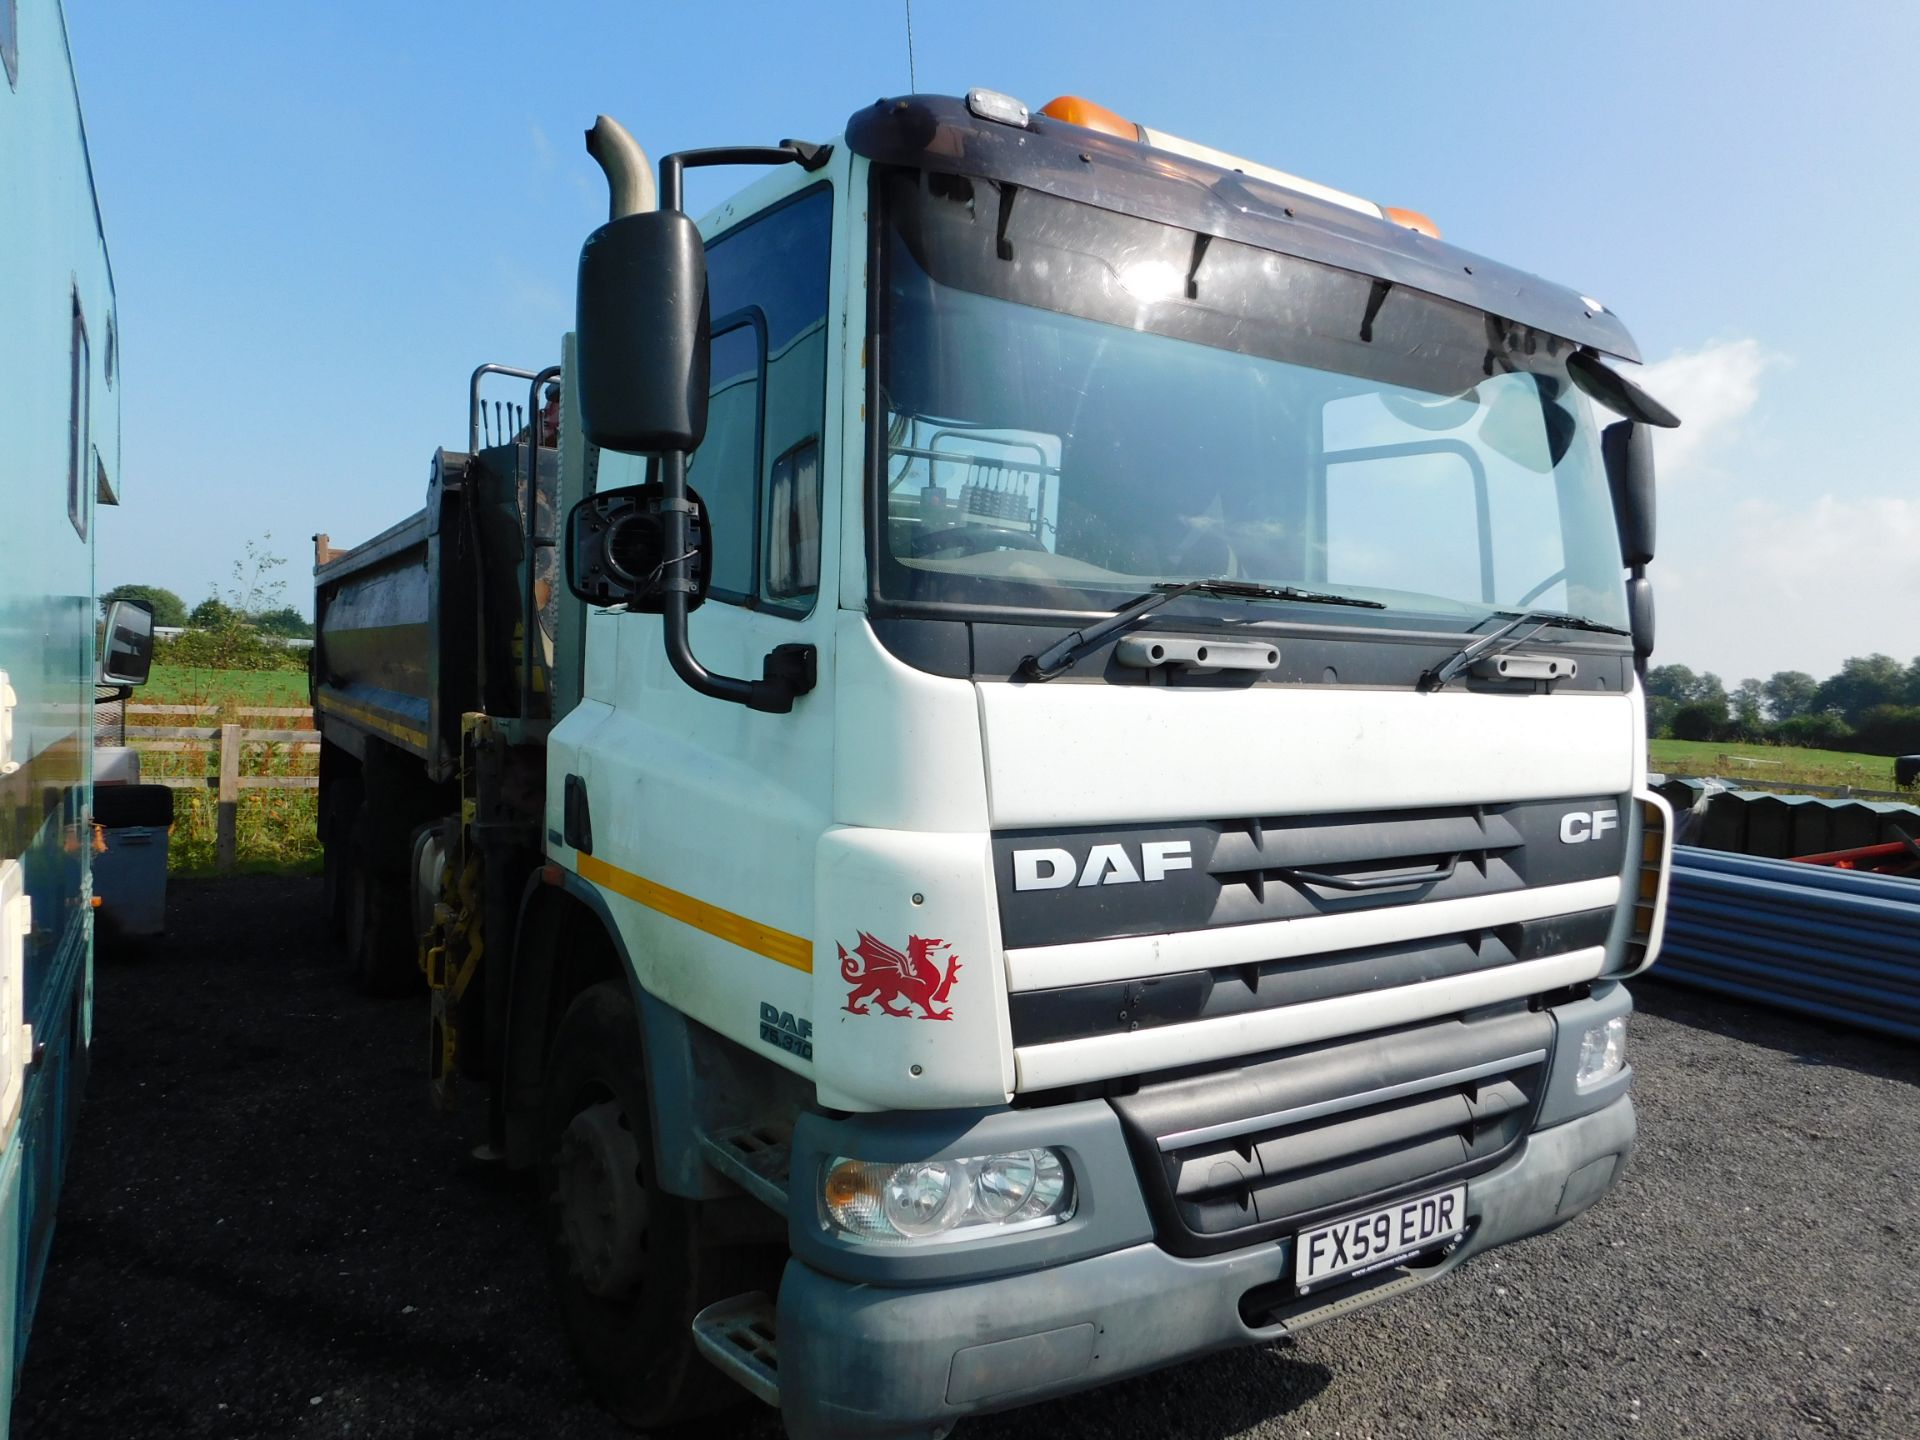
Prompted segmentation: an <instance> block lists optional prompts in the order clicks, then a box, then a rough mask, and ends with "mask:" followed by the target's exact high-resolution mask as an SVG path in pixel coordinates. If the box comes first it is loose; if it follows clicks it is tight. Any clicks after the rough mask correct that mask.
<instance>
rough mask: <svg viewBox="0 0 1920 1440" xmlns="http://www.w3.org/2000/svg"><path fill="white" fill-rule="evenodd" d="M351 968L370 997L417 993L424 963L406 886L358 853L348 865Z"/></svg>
mask: <svg viewBox="0 0 1920 1440" xmlns="http://www.w3.org/2000/svg"><path fill="white" fill-rule="evenodd" d="M343 869H344V870H345V875H344V877H343V878H344V881H345V890H346V903H345V912H346V913H345V922H346V943H347V959H348V964H349V965H350V967H351V968H352V971H353V974H354V976H355V977H356V978H357V979H358V980H359V982H360V987H361V988H362V989H363V990H365V991H366V992H367V993H368V994H369V995H405V994H407V993H409V992H410V991H412V990H414V989H416V988H418V986H419V983H420V962H419V959H418V956H417V954H416V942H415V939H414V935H413V918H412V909H411V907H410V906H409V905H408V904H407V892H406V886H405V884H404V883H402V882H401V881H398V880H395V879H391V878H389V877H388V876H385V875H381V874H379V873H378V872H376V871H375V870H373V869H372V868H371V867H370V866H369V865H368V864H367V857H366V853H365V852H364V851H363V850H360V849H359V848H357V847H356V848H355V849H354V850H353V852H352V853H351V856H350V858H349V859H348V860H347V862H346V864H345V865H344V866H343Z"/></svg>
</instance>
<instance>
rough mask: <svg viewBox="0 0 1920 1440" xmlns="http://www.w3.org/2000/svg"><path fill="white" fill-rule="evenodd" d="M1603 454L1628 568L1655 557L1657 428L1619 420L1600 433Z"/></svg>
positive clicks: (1622, 551) (1615, 517)
mask: <svg viewBox="0 0 1920 1440" xmlns="http://www.w3.org/2000/svg"><path fill="white" fill-rule="evenodd" d="M1600 453H1601V457H1602V459H1603V460H1604V461H1605V462H1606V467H1607V483H1608V484H1609V485H1610V486H1611V487H1612V489H1613V518H1614V523H1615V524H1616V525H1617V526H1618V527H1619V530H1620V559H1621V561H1622V562H1623V563H1624V564H1626V565H1627V567H1628V568H1630V569H1631V568H1633V567H1635V566H1639V565H1646V564H1650V563H1651V562H1652V560H1653V540H1654V495H1653V430H1652V429H1651V428H1650V427H1649V426H1647V425H1645V424H1643V423H1642V422H1640V421H1637V420H1616V421H1614V423H1613V424H1611V425H1609V426H1607V428H1606V429H1605V430H1602V431H1601V432H1600Z"/></svg>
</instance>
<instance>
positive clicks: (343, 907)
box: [320, 840, 352, 940]
mask: <svg viewBox="0 0 1920 1440" xmlns="http://www.w3.org/2000/svg"><path fill="white" fill-rule="evenodd" d="M347 888H348V886H347V857H346V855H345V854H344V853H343V852H342V848H341V845H340V843H339V842H338V841H337V840H329V841H327V842H326V843H325V844H323V845H322V846H321V847H320V914H321V918H322V919H323V920H324V921H325V923H326V927H327V934H328V935H330V936H332V937H333V938H334V939H335V940H341V939H345V938H346V936H348V935H349V934H351V933H352V932H351V931H350V930H348V928H347V899H348V896H347Z"/></svg>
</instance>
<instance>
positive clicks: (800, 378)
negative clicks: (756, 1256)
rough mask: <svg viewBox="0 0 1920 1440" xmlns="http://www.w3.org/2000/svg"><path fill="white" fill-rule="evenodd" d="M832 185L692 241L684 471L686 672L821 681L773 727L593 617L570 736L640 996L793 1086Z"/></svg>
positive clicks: (620, 480) (820, 649) (746, 204)
mask: <svg viewBox="0 0 1920 1440" xmlns="http://www.w3.org/2000/svg"><path fill="white" fill-rule="evenodd" d="M844 166H845V161H844V160H843V159H842V160H839V161H838V163H836V164H835V165H833V166H832V167H831V168H829V169H828V170H827V171H824V172H821V173H820V174H812V175H810V174H807V173H805V172H802V171H800V170H798V168H797V167H790V168H789V169H788V170H787V171H785V172H782V173H777V174H775V175H773V176H770V177H768V179H767V180H766V181H763V182H762V183H760V184H759V185H756V186H754V187H753V188H752V189H751V190H749V191H748V192H746V193H745V194H744V195H743V196H742V197H741V198H740V200H738V201H736V202H734V204H733V205H731V206H728V207H725V208H723V209H722V211H720V212H719V213H718V214H717V215H716V216H715V217H712V219H711V220H710V223H709V225H708V226H707V227H703V228H704V229H708V230H710V232H711V233H710V234H709V236H708V240H707V265H708V285H709V295H710V305H711V313H712V318H713V359H712V384H711V392H710V400H709V419H708V428H707V433H706V438H705V440H704V441H703V442H702V444H701V446H700V448H699V449H698V450H696V451H695V452H694V454H693V455H692V457H691V459H690V461H689V465H688V483H689V485H690V486H691V488H692V490H693V491H694V492H695V494H697V496H698V497H699V500H700V501H701V503H702V505H703V506H704V507H705V510H706V513H707V517H708V523H709V526H710V528H711V531H712V536H713V564H712V573H711V589H710V591H709V594H708V597H707V599H706V602H705V603H704V604H703V605H702V606H701V607H700V608H699V609H697V610H696V611H694V613H693V615H692V617H691V622H690V626H689V629H690V632H691V639H692V644H693V649H694V653H695V654H696V655H697V656H698V657H699V659H700V660H701V662H702V663H703V664H704V665H706V666H707V667H708V668H709V669H712V670H715V671H719V672H721V673H725V674H730V675H737V676H743V677H747V678H750V679H757V678H759V676H760V674H761V666H762V663H763V661H764V659H765V657H766V656H767V655H768V654H769V653H770V652H771V651H773V650H774V648H775V647H777V646H782V645H805V646H811V647H813V650H814V656H815V662H816V666H817V675H818V677H819V683H818V684H817V685H816V686H815V688H814V689H813V690H812V691H811V692H809V693H807V694H805V695H802V696H800V697H799V698H798V699H797V700H796V701H795V703H794V707H793V710H792V711H791V712H790V713H789V714H785V715H769V714H761V713H757V712H755V711H752V710H748V709H747V708H746V707H744V706H741V705H736V704H731V703H728V702H726V701H721V700H715V699H712V698H710V697H707V696H704V695H700V694H698V693H696V692H695V691H693V690H691V689H689V688H688V687H687V686H686V685H685V684H683V683H682V682H681V681H680V679H679V678H678V676H676V675H675V674H674V673H673V671H672V669H671V667H670V666H669V664H668V662H667V659H666V653H665V649H664V645H663V642H662V634H661V622H660V620H659V618H658V617H657V616H653V615H638V614H624V613H607V612H598V613H593V614H590V615H589V617H588V620H587V627H588V628H587V636H588V638H587V646H588V652H589V658H588V663H587V666H586V674H587V693H586V696H585V701H586V703H584V704H583V705H582V706H581V707H580V713H579V714H577V715H575V716H573V717H570V718H569V720H568V722H567V724H566V725H565V726H564V727H563V731H564V732H565V735H564V738H571V739H574V740H575V741H576V742H577V744H578V746H579V750H578V752H576V753H577V759H578V763H577V765H576V773H581V774H583V775H584V777H585V780H584V783H585V785H586V789H587V793H588V795H589V800H590V806H591V817H592V841H591V843H592V846H593V851H592V854H591V855H590V856H585V857H576V865H577V868H578V869H579V870H580V873H581V874H582V875H583V876H586V877H587V878H588V879H590V880H592V881H594V883H596V884H597V885H598V886H599V887H600V889H601V890H602V892H603V894H605V895H606V896H607V898H608V903H609V906H610V908H611V909H612V910H613V912H614V915H615V917H616V919H617V920H618V922H619V924H620V926H621V928H622V932H623V935H624V936H625V938H626V940H627V942H628V949H629V951H630V953H631V954H632V956H633V960H634V965H635V968H636V970H637V971H638V972H639V979H640V981H641V983H642V984H643V985H644V986H645V987H646V988H647V989H648V990H650V991H651V992H653V993H654V994H656V995H659V996H660V997H661V998H663V999H665V1000H667V1001H668V1002H669V1003H670V1004H672V1005H674V1006H675V1007H677V1008H679V1009H681V1010H683V1011H685V1012H686V1013H688V1014H690V1015H692V1016H694V1017H695V1018H697V1019H700V1020H702V1021H703V1022H705V1023H706V1024H708V1025H710V1026H711V1027H713V1028H714V1029H717V1030H719V1031H721V1032H722V1033H723V1034H727V1035H730V1036H731V1037H733V1038H735V1039H738V1040H742V1041H746V1042H748V1043H751V1044H758V1043H760V1042H762V1041H763V1040H765V1041H766V1043H767V1044H768V1045H769V1046H770V1049H769V1053H770V1054H773V1055H774V1057H775V1058H777V1059H780V1060H782V1061H783V1063H787V1064H789V1065H794V1066H796V1067H799V1068H806V1061H807V1060H808V1058H809V1056H808V1055H807V1053H806V1050H807V1048H808V1047H805V1046H801V1045H798V1044H796V1043H795V1042H794V1041H793V1040H792V1038H791V1037H792V1036H793V1035H794V1034H795V1033H797V1031H796V1028H795V1027H794V1026H789V1027H787V1028H786V1029H785V1030H784V1031H781V1030H780V1029H779V1027H778V1026H776V1027H775V1028H776V1031H777V1032H778V1033H780V1034H785V1035H786V1036H787V1037H788V1039H787V1040H786V1042H785V1043H784V1044H781V1045H775V1044H774V1041H773V1040H768V1039H767V1038H766V1037H765V1036H764V1035H763V1033H762V1029H761V1020H762V1015H763V1013H764V1012H763V1008H762V1007H763V1006H764V1007H770V1008H771V1009H772V1010H773V1011H774V1012H775V1013H776V1014H785V1015H791V1016H797V1017H804V1016H805V1015H806V1012H807V1009H808V1007H809V1006H810V1003H811V995H812V989H811V968H812V956H811V943H810V940H809V939H808V937H810V936H811V934H812V931H813V870H814V847H815V844H816V842H817V841H818V839H819V837H820V835H821V833H822V832H823V831H824V830H825V829H826V828H827V826H828V824H829V823H830V821H831V814H832V800H833V788H832V787H833V723H832V705H833V694H832V688H831V684H830V679H831V676H832V674H833V663H832V646H833V618H834V603H835V602H834V593H833V585H832V583H831V582H829V584H828V586H827V587H826V590H825V593H823V592H822V587H821V576H822V575H827V576H833V575H835V574H837V569H836V567H837V565H838V544H837V536H836V534H835V533H834V531H833V530H832V528H831V527H829V526H828V525H827V524H826V523H824V522H825V518H826V517H828V516H833V515H835V514H837V513H838V505H839V487H838V485H837V484H836V483H833V481H832V477H835V476H837V475H839V474H840V473H841V469H842V460H841V455H842V444H841V435H840V425H839V416H840V406H841V400H840V396H841V385H842V381H841V374H840V371H841V368H842V367H841V364H840V355H841V350H842V346H843V344H844V340H843V334H842V331H843V323H844V317H843V313H842V312H843V310H844V307H843V306H839V305H835V304H833V303H831V297H833V296H835V295H837V294H842V293H844V285H845V281H844V270H845V267H846V265H847V263H848V255H849V252H850V246H849V245H848V244H847V242H846V239H845V237H844V236H843V235H842V234H841V230H842V226H843V219H844V217H843V216H842V215H841V214H840V209H839V205H838V196H839V194H840V188H839V185H838V184H837V183H836V180H838V181H840V182H843V181H844V177H845V168H844ZM830 417H831V419H830ZM641 463H642V462H640V461H639V460H637V459H635V458H634V457H625V456H615V455H613V454H611V453H610V452H609V453H604V454H603V455H602V456H601V458H600V463H599V469H598V477H597V481H596V488H599V489H609V488H612V487H614V486H617V485H623V484H631V483H635V482H637V481H639V480H640V479H641V478H643V477H642V471H641ZM608 649H611V651H612V653H613V656H614V663H613V664H612V665H611V666H608V665H606V664H604V663H601V657H602V656H603V655H604V653H605V651H606V650H608ZM596 701H598V702H602V703H600V704H596V703H594V702H596ZM555 739H556V741H559V740H561V739H563V736H562V735H556V737H555ZM556 759H558V755H556Z"/></svg>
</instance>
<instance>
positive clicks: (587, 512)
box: [567, 481, 713, 614]
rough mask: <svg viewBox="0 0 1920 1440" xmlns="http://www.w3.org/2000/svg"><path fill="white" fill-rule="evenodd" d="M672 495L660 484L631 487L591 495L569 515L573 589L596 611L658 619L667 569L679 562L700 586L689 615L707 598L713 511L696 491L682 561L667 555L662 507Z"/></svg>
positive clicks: (570, 586)
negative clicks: (606, 608) (621, 610)
mask: <svg viewBox="0 0 1920 1440" xmlns="http://www.w3.org/2000/svg"><path fill="white" fill-rule="evenodd" d="M665 496H666V489H665V487H664V486H662V485H660V484H659V483H657V482H654V481H649V482H648V483H646V484H644V485H628V486H625V487H623V488H621V489H618V490H603V491H601V492H600V493H599V494H597V495H589V496H588V497H587V498H586V499H584V500H582V501H581V502H580V503H579V504H578V505H576V506H574V507H573V509H572V511H571V512H570V513H569V514H568V515H567V588H568V589H570V590H572V591H573V593H574V594H575V595H578V596H579V597H580V598H581V599H582V600H585V601H586V602H587V603H588V604H590V605H625V606H626V607H627V608H628V609H629V610H635V611H639V612H642V613H645V614H658V613H659V612H660V610H661V609H662V607H663V606H664V604H665V600H666V591H665V589H664V588H663V587H662V585H661V583H660V582H661V580H662V578H663V577H664V576H665V574H666V570H667V566H668V565H669V564H671V563H672V562H673V561H675V560H678V559H682V558H684V559H686V560H687V561H688V564H687V565H686V566H685V567H684V569H683V570H682V572H681V573H683V574H685V575H688V576H689V577H690V578H691V579H692V580H693V583H694V587H695V588H694V592H693V594H692V595H691V596H690V597H689V598H688V602H687V608H688V609H689V610H692V609H694V608H695V607H697V606H698V605H699V604H700V602H701V601H703V600H705V599H706V598H707V577H708V575H709V574H711V573H712V570H713V541H712V538H711V536H710V535H709V533H708V530H707V509H706V506H705V505H703V504H701V503H700V497H699V496H698V495H696V494H694V493H693V492H692V491H691V490H689V491H688V492H687V499H688V501H690V502H691V503H692V505H693V511H692V513H691V514H689V515H688V516H687V548H686V550H685V552H683V554H682V555H668V554H666V553H665V550H664V549H663V542H664V540H665V537H666V526H665V524H664V523H663V521H662V519H661V513H660V502H661V501H662V500H663V499H664V498H665Z"/></svg>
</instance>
